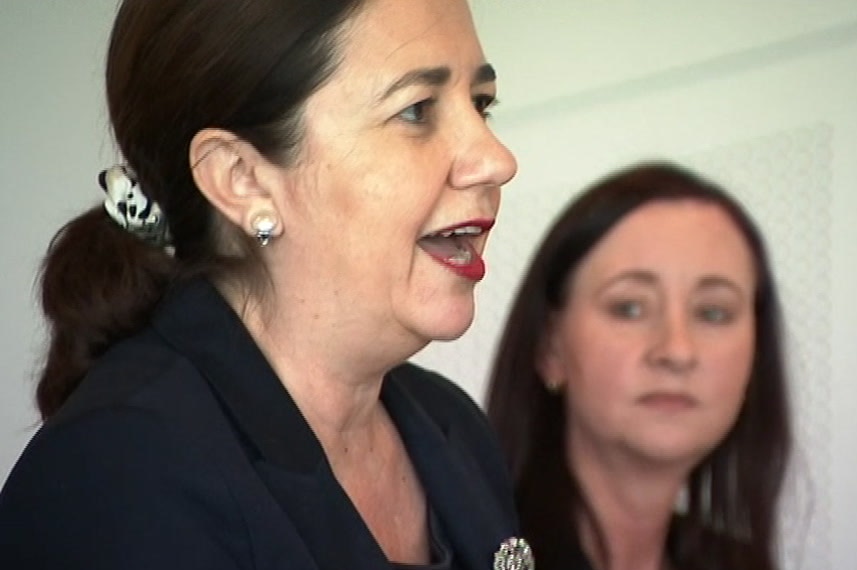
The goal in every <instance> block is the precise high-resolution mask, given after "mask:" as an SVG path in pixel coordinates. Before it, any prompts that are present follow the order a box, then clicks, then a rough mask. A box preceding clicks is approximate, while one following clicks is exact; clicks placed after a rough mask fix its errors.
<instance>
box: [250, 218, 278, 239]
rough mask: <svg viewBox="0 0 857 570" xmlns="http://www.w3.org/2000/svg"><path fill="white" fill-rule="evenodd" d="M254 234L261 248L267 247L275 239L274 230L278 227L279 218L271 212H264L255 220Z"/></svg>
mask: <svg viewBox="0 0 857 570" xmlns="http://www.w3.org/2000/svg"><path fill="white" fill-rule="evenodd" d="M252 225H253V232H254V235H255V237H256V241H258V242H259V246H260V247H265V246H266V245H268V243H270V241H271V238H272V237H274V229H276V227H277V218H276V217H274V216H273V215H272V214H270V213H269V212H264V213H262V214H259V215H257V216H256V217H255V218H253V224H252Z"/></svg>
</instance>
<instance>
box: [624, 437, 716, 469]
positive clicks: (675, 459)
mask: <svg viewBox="0 0 857 570" xmlns="http://www.w3.org/2000/svg"><path fill="white" fill-rule="evenodd" d="M629 443H630V445H629V447H631V448H632V449H634V450H635V452H636V455H638V456H639V457H642V458H645V459H646V460H647V461H649V462H651V463H654V464H664V465H666V464H682V465H690V466H696V465H697V464H699V462H700V461H702V459H703V458H704V457H705V456H706V455H708V454H709V453H710V452H711V450H712V449H713V448H714V447H715V446H716V444H712V443H711V442H700V441H695V440H694V441H691V440H689V439H688V438H686V437H685V438H682V437H675V438H669V439H667V438H652V439H649V440H644V441H637V442H635V443H633V442H629Z"/></svg>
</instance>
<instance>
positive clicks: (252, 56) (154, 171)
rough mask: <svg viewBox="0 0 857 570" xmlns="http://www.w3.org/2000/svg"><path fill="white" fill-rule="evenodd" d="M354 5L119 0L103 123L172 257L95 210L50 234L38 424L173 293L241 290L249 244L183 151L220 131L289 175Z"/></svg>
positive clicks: (291, 0)
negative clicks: (192, 286)
mask: <svg viewBox="0 0 857 570" xmlns="http://www.w3.org/2000/svg"><path fill="white" fill-rule="evenodd" d="M362 3H363V2H362V0H243V1H241V2H235V1H234V0H124V1H123V2H122V5H121V6H120V8H119V11H118V13H117V16H116V21H115V24H114V27H113V31H112V34H111V37H110V46H109V50H108V54H107V68H106V84H107V101H108V107H109V110H110V119H111V124H112V127H113V133H114V135H115V139H116V142H117V144H118V146H119V149H120V150H121V153H122V155H123V156H124V158H125V160H126V161H127V164H128V166H129V167H130V168H131V169H132V170H133V171H134V172H135V173H136V177H137V179H138V180H139V183H140V187H141V188H142V189H143V191H144V192H145V193H146V195H147V196H149V197H150V198H151V199H153V200H155V201H157V202H158V203H159V204H160V206H161V208H162V209H163V211H164V213H165V215H166V218H167V220H168V223H169V226H170V230H171V233H172V243H173V246H174V256H170V255H168V254H167V253H166V252H164V251H162V250H160V249H157V248H155V247H152V246H150V245H148V244H146V243H144V242H143V241H142V240H139V239H137V238H135V237H133V236H132V235H130V234H128V233H126V232H125V231H123V230H122V229H120V228H119V227H118V226H117V225H116V224H115V223H114V222H113V221H112V220H111V219H110V218H109V217H108V215H107V214H106V213H105V211H104V209H103V208H102V207H100V206H98V207H94V208H92V209H91V210H89V211H87V212H85V213H84V214H82V215H81V216H79V217H77V218H75V219H74V220H72V221H70V222H69V223H68V224H66V225H65V226H64V227H63V228H62V229H61V230H60V231H59V232H58V233H57V235H56V236H54V239H53V241H52V242H51V245H50V248H49V250H48V253H47V256H46V258H45V260H44V262H43V265H42V271H41V276H40V279H41V302H42V308H43V311H44V313H45V317H46V318H47V321H48V323H49V325H50V344H49V348H48V351H47V356H46V360H45V364H44V368H43V370H42V374H41V378H40V380H39V385H38V389H37V393H36V396H37V403H38V406H39V410H40V412H41V414H42V417H43V418H47V417H49V416H51V415H52V414H53V413H55V412H56V411H57V409H58V408H59V407H60V406H61V405H62V403H63V402H64V401H65V400H66V398H68V396H69V395H70V394H71V393H72V391H73V390H74V389H75V387H76V386H77V385H78V384H79V383H80V380H81V379H82V377H83V376H84V374H85V373H86V371H87V370H88V368H89V366H90V364H91V362H92V361H93V359H95V358H96V357H98V356H99V355H100V354H101V353H103V352H104V350H105V349H106V348H107V347H109V346H110V345H111V344H112V343H114V342H115V341H116V340H118V339H120V338H122V337H124V336H127V335H129V334H131V333H133V332H134V331H136V330H138V329H139V328H140V327H142V326H143V325H144V324H145V323H146V322H147V321H148V319H149V318H150V316H151V313H152V310H153V308H154V306H155V305H156V304H157V302H158V301H159V300H160V298H161V297H162V296H163V294H164V292H165V291H166V290H167V288H168V287H169V286H170V284H171V283H172V282H174V281H175V280H177V279H181V278H183V277H185V276H188V275H193V274H200V273H202V274H206V275H210V276H212V277H217V276H222V275H225V274H227V273H228V274H229V275H232V276H236V275H238V274H243V275H244V277H245V279H246V278H247V276H248V275H250V274H252V271H251V269H252V268H254V267H255V268H256V269H258V267H259V259H258V255H254V254H253V252H254V250H255V248H253V247H251V245H252V244H251V243H249V238H247V237H246V236H244V235H243V234H242V233H241V232H239V231H235V229H234V228H232V227H230V225H229V224H228V223H227V222H226V221H225V220H224V219H223V218H222V217H221V216H219V215H218V214H217V212H216V211H215V210H214V209H213V208H212V207H211V206H210V204H209V203H208V202H207V201H206V200H205V198H204V197H203V196H202V194H201V193H200V192H199V190H198V189H197V188H196V186H195V184H194V182H193V176H192V173H191V166H190V164H189V163H188V154H189V148H190V142H191V139H192V138H193V136H194V135H195V134H196V133H197V132H198V131H200V130H201V129H203V128H207V127H218V128H222V129H226V130H228V131H231V132H233V133H234V134H235V135H236V136H237V137H239V138H241V139H243V140H245V141H247V142H249V143H250V144H252V145H253V146H254V147H255V148H256V149H257V150H258V151H259V152H260V153H262V154H263V155H264V156H266V157H267V158H268V159H269V160H271V161H273V162H276V163H278V164H282V165H287V164H288V163H289V161H291V160H293V159H294V156H295V154H296V151H297V148H298V145H299V143H300V141H301V133H302V130H301V119H302V115H301V111H302V109H303V104H304V102H305V101H306V99H307V98H308V97H309V96H310V95H311V94H312V93H313V92H315V91H316V90H317V89H318V87H319V86H321V85H322V84H323V83H324V81H325V80H326V79H327V78H329V77H330V75H331V74H332V72H333V70H334V69H335V67H336V65H337V63H338V55H339V52H338V48H339V40H340V37H339V36H340V35H341V34H340V31H341V30H342V26H343V24H344V22H345V21H346V20H347V19H348V18H349V17H350V16H351V15H352V14H353V13H354V12H355V11H356V10H357V9H358V8H359V7H360V6H361V5H362ZM94 179H95V173H93V180H94ZM93 187H95V186H94V183H93Z"/></svg>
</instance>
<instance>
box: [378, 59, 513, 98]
mask: <svg viewBox="0 0 857 570" xmlns="http://www.w3.org/2000/svg"><path fill="white" fill-rule="evenodd" d="M450 77H452V70H450V69H449V68H448V67H446V66H439V67H425V68H421V69H415V70H413V71H409V72H408V73H406V74H404V75H403V76H402V77H400V78H399V79H397V80H396V81H395V82H394V83H393V84H392V85H390V86H389V87H388V88H387V90H386V91H384V93H383V94H382V95H381V96H380V97H379V98H378V102H381V101H384V100H385V99H387V98H389V97H390V96H391V95H393V94H394V93H396V92H397V91H400V90H402V89H404V88H406V87H411V86H413V85H425V86H428V87H438V86H440V85H445V84H446V83H447V82H449V78H450ZM496 80H497V72H496V71H494V67H493V66H492V65H491V64H489V63H484V64H482V65H480V66H479V67H478V68H477V69H476V71H475V73H474V74H473V80H472V81H471V85H481V84H483V83H491V82H492V81H496Z"/></svg>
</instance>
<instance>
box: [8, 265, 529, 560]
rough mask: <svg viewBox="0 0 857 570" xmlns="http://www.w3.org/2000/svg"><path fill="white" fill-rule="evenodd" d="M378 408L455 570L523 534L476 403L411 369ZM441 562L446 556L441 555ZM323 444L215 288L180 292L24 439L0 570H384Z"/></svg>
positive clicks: (391, 378)
mask: <svg viewBox="0 0 857 570" xmlns="http://www.w3.org/2000/svg"><path fill="white" fill-rule="evenodd" d="M381 398H382V401H383V404H384V406H385V407H386V409H387V410H388V412H389V414H390V416H391V418H392V420H393V422H394V423H395V425H396V427H397V429H398V430H399V433H400V435H401V437H402V440H403V442H404V444H405V447H406V449H407V451H408V454H409V456H410V458H411V461H412V462H413V464H414V467H415V469H416V471H417V473H418V474H419V477H420V480H421V482H422V484H423V488H424V489H425V493H426V498H427V502H428V504H429V505H430V508H431V510H432V511H433V512H434V513H435V515H436V517H437V521H438V524H437V527H438V528H439V529H440V530H441V533H442V536H443V537H444V540H448V546H449V550H450V553H451V556H450V560H451V561H454V565H455V568H459V569H468V570H484V569H486V568H491V565H492V561H493V555H494V552H495V551H496V550H497V549H498V547H499V545H500V543H501V541H503V540H505V539H506V538H508V537H510V536H514V535H517V533H518V528H517V521H516V517H515V515H514V506H513V502H512V491H511V483H510V481H509V479H508V475H507V472H506V468H505V463H504V461H503V459H502V457H501V455H500V452H499V448H498V446H497V444H496V442H495V440H494V439H493V436H492V434H491V431H490V428H489V426H488V424H487V422H486V420H485V418H484V416H483V415H482V413H481V411H480V410H479V408H478V407H477V406H476V405H475V404H474V403H473V401H472V400H471V399H470V398H469V397H468V396H467V395H466V394H465V393H464V392H463V391H462V390H461V389H460V388H458V387H456V386H455V385H454V384H452V383H450V382H449V381H448V380H446V379H444V378H442V377H441V376H439V375H437V374H434V373H432V372H429V371H427V370H424V369H421V368H419V367H416V366H414V365H410V364H405V365H403V366H400V367H398V368H396V369H394V370H392V371H391V372H390V373H389V374H388V375H387V377H386V378H385V380H384V384H383V387H382V391H381ZM439 562H442V560H441V561H439ZM391 567H392V565H391V564H390V562H388V561H387V559H386V558H385V556H384V554H383V552H382V550H381V548H380V547H379V545H378V544H377V543H376V542H375V540H374V538H373V537H372V535H371V533H370V532H369V530H368V528H367V527H366V525H365V523H364V522H363V520H362V519H361V518H360V516H359V514H358V513H357V511H356V509H355V508H354V506H353V504H352V503H351V501H350V500H349V498H348V496H347V495H346V493H345V492H344V490H343V489H342V488H341V487H340V485H339V484H338V482H337V481H336V479H335V477H334V475H333V473H332V471H331V469H330V466H329V464H328V463H327V461H326V459H325V456H324V453H323V451H322V448H321V445H320V444H319V442H318V440H317V439H316V437H315V436H314V434H313V432H312V430H311V429H310V427H309V425H308V424H307V423H306V421H305V420H304V419H303V417H302V416H301V414H300V412H299V411H298V408H297V407H296V405H295V403H294V402H293V401H292V399H291V398H290V397H289V395H288V393H287V392H286V391H285V390H284V389H283V387H282V384H281V383H280V381H279V379H278V378H277V377H276V375H275V374H274V372H273V370H272V369H271V367H270V366H269V364H268V363H267V361H266V360H265V358H264V357H263V355H262V353H261V352H260V351H259V349H258V347H257V346H256V345H255V344H254V342H253V340H252V339H251V337H250V335H249V334H248V333H247V331H246V329H245V328H244V326H243V324H242V322H241V321H240V319H239V318H238V317H237V315H236V314H235V313H234V312H233V311H232V310H231V308H230V307H229V306H228V305H227V304H226V302H225V301H224V300H223V298H222V297H221V296H220V295H219V293H218V292H217V291H216V289H215V288H214V287H212V286H211V285H210V284H209V283H207V282H205V281H194V282H191V283H189V284H186V285H184V286H181V287H179V288H177V290H176V291H174V292H173V293H171V294H170V295H169V296H168V297H167V298H166V299H165V301H164V302H163V303H162V304H161V306H160V307H159V309H158V310H157V312H156V314H155V316H154V318H153V321H152V324H151V326H149V327H148V328H146V329H145V330H143V331H142V332H140V333H139V334H137V335H136V336H134V337H132V338H130V339H128V340H126V341H123V342H121V343H119V344H117V345H116V346H114V347H113V348H112V349H110V350H109V351H108V352H107V353H106V354H105V355H104V356H103V357H102V358H100V359H99V360H98V362H97V363H96V364H95V366H94V367H93V368H92V370H91V371H90V372H89V374H88V375H87V376H86V378H85V379H84V381H83V383H82V384H81V385H80V387H79V388H78V389H77V390H76V391H75V392H74V394H73V395H72V397H71V398H70V399H69V400H68V402H66V404H65V405H64V406H63V408H62V409H61V410H60V411H59V413H57V414H56V415H55V416H53V417H52V418H51V419H50V420H49V421H48V422H46V423H45V425H43V426H42V428H41V429H40V430H39V431H38V433H37V434H36V435H35V436H34V437H33V439H32V440H31V442H30V443H29V445H28V446H27V449H26V450H25V451H24V453H23V455H22V456H21V458H20V459H19V461H18V463H17V464H16V466H15V468H14V469H13V471H12V473H11V474H10V476H9V478H8V480H7V481H6V484H5V487H4V488H3V491H2V493H0V568H3V569H6V570H11V569H14V568H28V569H43V568H44V569H46V568H62V569H64V570H84V569H86V570H99V569H122V570H138V569H159V570H169V569H179V568H180V569H182V570H187V569H195V568H200V569H206V570H236V569H250V568H252V569H257V570H274V569H289V570H298V569H300V570H304V569H305V570H342V569H345V568H348V569H356V570H360V569H375V568H378V569H389V568H391Z"/></svg>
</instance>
